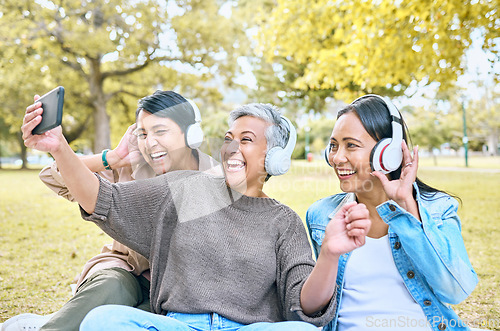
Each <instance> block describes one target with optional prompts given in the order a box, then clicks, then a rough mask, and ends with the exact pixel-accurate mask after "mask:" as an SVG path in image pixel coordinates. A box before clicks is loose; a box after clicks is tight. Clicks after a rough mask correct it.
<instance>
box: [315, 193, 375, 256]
mask: <svg viewBox="0 0 500 331" xmlns="http://www.w3.org/2000/svg"><path fill="white" fill-rule="evenodd" d="M369 215H370V214H369V212H368V208H366V206H365V205H364V204H362V203H357V202H356V201H353V202H349V203H347V204H345V205H344V206H342V207H341V208H340V210H339V211H338V212H337V213H336V214H335V216H334V218H333V219H332V220H331V221H330V222H329V223H328V225H327V227H326V230H325V238H324V239H323V243H322V245H321V252H324V253H326V254H328V255H330V256H332V257H338V256H340V255H341V254H345V253H347V252H350V251H352V250H354V249H355V248H358V247H361V246H363V245H364V244H365V237H366V234H367V233H368V231H369V230H370V226H371V221H370V217H369Z"/></svg>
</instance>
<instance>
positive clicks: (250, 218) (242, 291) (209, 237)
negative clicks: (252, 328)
mask: <svg viewBox="0 0 500 331" xmlns="http://www.w3.org/2000/svg"><path fill="white" fill-rule="evenodd" d="M99 180H100V187H99V194H98V200H97V204H96V207H95V211H94V213H93V214H92V215H88V214H86V213H85V212H84V211H83V210H82V215H83V217H84V218H85V219H86V220H91V221H94V222H95V223H97V225H99V226H100V227H101V228H102V229H103V230H104V231H105V232H106V233H107V234H109V235H110V236H111V237H113V238H114V239H116V240H118V241H119V242H121V243H123V244H125V245H126V246H128V247H130V248H132V249H133V250H135V251H137V252H139V253H140V254H142V255H144V256H145V257H146V258H148V259H149V261H150V265H151V305H152V309H153V311H154V312H155V313H159V314H165V313H166V312H167V311H175V312H182V313H194V314H195V313H210V312H215V313H218V314H220V315H222V316H224V317H226V318H229V319H231V320H234V321H236V322H239V323H244V324H250V323H255V322H277V321H284V320H303V321H307V322H310V323H313V324H315V325H318V326H321V325H325V324H327V323H328V322H329V321H330V320H331V319H332V318H333V317H334V310H333V308H334V302H333V301H334V300H332V302H330V304H329V306H328V307H327V308H326V309H325V310H324V311H323V312H322V313H321V314H319V315H317V316H314V317H311V316H307V315H305V314H304V313H303V312H302V309H301V307H300V299H299V298H300V290H301V288H302V285H303V283H304V281H305V280H306V278H307V277H308V275H309V274H310V272H311V271H312V269H313V267H314V260H313V258H312V253H311V247H310V245H309V242H308V239H307V235H306V231H305V228H304V225H303V223H302V221H301V219H300V217H299V216H298V215H297V214H296V213H295V212H294V211H293V210H292V209H290V208H289V207H287V206H285V205H283V204H281V203H279V202H278V201H276V200H274V199H270V198H254V197H248V196H245V195H238V194H237V193H236V192H235V191H231V190H229V189H228V188H227V186H226V184H225V180H224V178H223V177H214V176H211V175H207V174H204V173H201V172H194V171H176V172H171V173H167V174H165V175H162V176H158V177H155V178H151V179H148V180H141V181H134V182H128V183H117V184H111V183H109V182H108V181H106V180H104V179H101V178H99ZM334 297H335V296H334Z"/></svg>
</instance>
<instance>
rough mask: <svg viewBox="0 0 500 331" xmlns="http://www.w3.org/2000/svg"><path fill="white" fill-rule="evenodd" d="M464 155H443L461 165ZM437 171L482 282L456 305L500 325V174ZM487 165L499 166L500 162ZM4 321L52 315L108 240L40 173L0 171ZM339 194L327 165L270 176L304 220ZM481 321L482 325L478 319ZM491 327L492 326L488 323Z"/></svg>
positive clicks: (478, 164) (272, 186)
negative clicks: (452, 197) (456, 203)
mask: <svg viewBox="0 0 500 331" xmlns="http://www.w3.org/2000/svg"><path fill="white" fill-rule="evenodd" d="M460 161H461V162H462V164H463V159H462V160H460V159H459V158H456V160H455V161H451V159H450V160H441V159H439V160H438V165H439V166H442V167H461V166H462V167H463V165H462V164H460V163H459V162H460ZM470 161H471V163H470V165H471V167H470V168H471V169H453V170H449V169H443V168H434V167H433V160H431V159H428V160H422V163H421V164H422V167H421V169H420V170H419V177H420V178H421V179H422V180H424V181H426V182H427V183H428V184H430V185H433V186H435V187H438V188H441V189H444V190H447V191H449V192H452V193H454V194H456V195H458V196H460V197H461V198H462V201H463V204H462V206H461V207H460V209H459V215H460V217H461V219H462V233H463V236H464V240H465V244H466V247H467V250H468V252H469V256H470V259H471V261H472V265H473V266H474V268H475V270H476V272H477V274H478V276H479V279H480V282H479V285H478V286H477V287H476V289H475V290H474V292H473V293H472V295H471V296H470V297H469V298H468V299H467V300H466V301H465V302H463V303H461V304H459V305H457V306H455V307H454V308H455V311H457V313H458V314H459V316H460V317H461V318H462V319H464V320H467V321H470V322H472V321H474V320H494V319H495V320H497V321H498V322H497V324H496V325H497V326H498V327H497V328H496V330H500V295H499V293H498V288H499V285H500V284H499V275H498V270H499V264H500V252H499V243H498V242H499V239H500V223H499V221H500V190H499V184H500V171H498V170H497V171H486V170H482V169H481V168H483V167H484V164H485V162H482V161H477V160H476V159H471V160H470ZM486 164H487V165H488V168H495V169H500V162H498V159H492V160H488V161H487V162H486ZM0 183H1V185H0V263H1V268H0V323H1V322H3V321H4V320H6V319H8V318H9V317H12V316H14V315H16V314H19V313H26V312H33V313H38V314H48V313H51V312H53V311H55V310H57V309H59V308H60V307H61V306H62V305H63V304H64V303H65V302H66V301H67V300H68V299H69V298H70V296H71V292H70V287H69V285H70V284H71V283H72V282H73V279H74V277H75V276H76V275H77V274H78V273H79V272H80V270H81V268H82V266H83V264H84V263H85V262H86V261H87V260H88V259H89V258H91V257H92V256H94V255H95V254H97V253H99V252H100V248H101V247H102V245H103V244H105V243H108V242H110V239H109V237H107V235H105V234H103V233H102V232H101V230H99V229H98V228H97V227H96V226H95V225H94V224H91V223H88V222H85V221H83V220H82V219H81V218H80V215H79V210H78V208H77V205H76V204H74V203H70V202H68V201H66V200H64V199H62V198H59V197H57V196H56V195H55V194H54V193H52V191H50V190H49V189H48V188H46V187H45V186H44V185H43V184H42V183H41V181H40V180H39V179H38V170H27V171H20V170H0ZM337 192H339V189H338V182H337V180H336V179H335V177H334V176H333V172H332V170H331V169H330V168H328V167H327V166H326V165H325V164H324V162H319V161H317V162H312V163H306V162H303V161H295V162H294V164H293V166H292V170H291V172H290V173H289V174H287V175H285V176H282V177H276V178H272V179H271V180H270V181H269V183H268V184H267V185H266V193H268V194H269V195H270V196H272V197H275V198H277V199H278V200H280V201H281V202H283V203H285V204H288V205H289V206H291V207H292V208H293V209H294V210H295V211H296V212H297V213H298V214H299V215H300V216H301V217H302V218H303V219H304V218H305V212H306V210H307V208H308V207H309V205H311V204H312V203H313V202H314V201H316V200H318V199H320V198H322V197H325V196H327V195H331V194H334V193H337ZM476 325H477V324H476ZM490 329H495V328H494V327H490Z"/></svg>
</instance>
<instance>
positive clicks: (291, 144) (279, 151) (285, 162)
mask: <svg viewBox="0 0 500 331" xmlns="http://www.w3.org/2000/svg"><path fill="white" fill-rule="evenodd" d="M280 117H281V121H280V123H284V126H285V127H287V129H288V141H287V143H286V145H285V147H280V146H275V147H273V148H271V149H270V150H269V151H268V152H267V154H266V160H265V168H266V172H267V173H268V174H269V175H271V176H279V175H283V174H284V173H286V172H287V171H288V169H290V165H291V158H292V153H293V149H294V148H295V144H296V143H297V130H295V126H293V124H292V122H290V120H289V119H288V118H286V117H285V116H283V115H280Z"/></svg>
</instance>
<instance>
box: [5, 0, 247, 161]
mask: <svg viewBox="0 0 500 331" xmlns="http://www.w3.org/2000/svg"><path fill="white" fill-rule="evenodd" d="M222 5H223V3H222V2H220V1H217V0H203V1H201V0H191V1H167V2H165V1H160V0H141V1H136V0H125V1H122V0H97V1H88V0H83V1H82V0H68V1H64V2H59V1H22V2H19V1H15V0H6V1H3V2H2V5H0V36H1V37H0V46H1V47H0V48H1V49H2V50H3V51H4V52H8V53H9V54H8V55H9V57H8V58H6V59H7V60H6V61H4V62H2V66H1V67H0V71H1V72H0V87H2V88H3V87H6V86H8V85H11V84H12V79H11V77H10V76H16V77H17V79H16V81H15V84H16V87H19V91H18V93H17V95H16V99H14V98H13V100H15V101H16V103H17V105H16V106H15V107H13V108H12V109H10V110H8V112H11V113H13V112H14V111H15V110H16V111H17V113H16V114H15V115H13V116H14V117H15V120H12V121H11V120H9V122H8V123H9V124H10V125H12V126H13V127H16V126H17V127H18V128H19V126H20V119H22V116H23V114H22V113H23V111H24V108H25V107H26V105H27V104H29V103H31V102H32V96H33V94H35V93H39V94H42V93H44V92H47V91H48V90H50V89H51V88H52V87H54V86H55V85H63V86H64V87H65V89H66V98H65V115H64V116H65V119H64V120H65V122H63V124H64V125H63V126H65V131H66V132H67V135H69V138H70V140H74V139H77V138H78V137H79V135H80V133H81V132H82V131H85V132H86V133H89V132H93V134H94V136H93V137H90V140H91V141H92V142H93V149H94V151H95V152H99V151H101V150H102V149H103V148H108V147H110V145H111V142H110V132H111V131H110V125H109V124H110V119H111V121H112V122H113V124H114V125H113V128H114V129H113V132H112V134H113V136H117V137H119V136H121V134H123V132H124V130H125V128H126V126H127V125H129V124H131V123H132V122H133V121H134V116H133V113H134V110H135V108H136V104H137V100H138V98H140V97H143V96H145V95H148V94H150V93H152V92H153V91H154V90H155V89H174V90H176V91H179V92H180V93H182V94H184V95H186V96H187V97H190V98H192V99H195V100H197V102H201V101H203V102H205V103H209V102H210V103H212V104H214V107H215V106H216V105H217V104H218V103H220V101H221V99H222V96H221V95H220V93H219V92H218V88H219V86H217V85H216V84H214V83H213V81H214V80H215V78H216V79H217V80H216V81H217V83H218V84H226V83H228V84H230V83H231V78H232V76H233V74H234V73H235V72H237V68H236V57H237V56H238V51H237V49H238V47H240V46H244V45H245V36H244V35H243V34H241V33H240V32H239V30H238V25H237V24H236V22H234V20H232V19H231V18H228V17H226V16H224V15H222V14H221V11H220V7H221V6H222ZM25 65H28V66H30V67H33V70H30V71H26V70H25V68H24V66H25ZM7 73H10V74H7ZM32 82H37V85H36V86H35V85H32V84H31V83H32ZM211 82H212V83H211ZM24 85H26V86H24ZM19 96H22V97H19ZM2 99H3V98H2ZM28 99H29V101H28ZM0 111H1V112H2V114H3V113H4V112H7V110H6V109H1V110H0ZM203 112H204V110H203V109H202V113H203ZM87 124H93V127H92V128H89V127H88V126H87ZM115 124H116V125H115ZM70 129H71V130H70ZM115 130H116V131H115ZM86 138H89V137H86ZM115 139H116V138H115ZM75 143H76V144H77V145H78V144H80V145H81V146H82V147H83V146H84V145H85V142H84V141H83V140H76V141H75Z"/></svg>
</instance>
